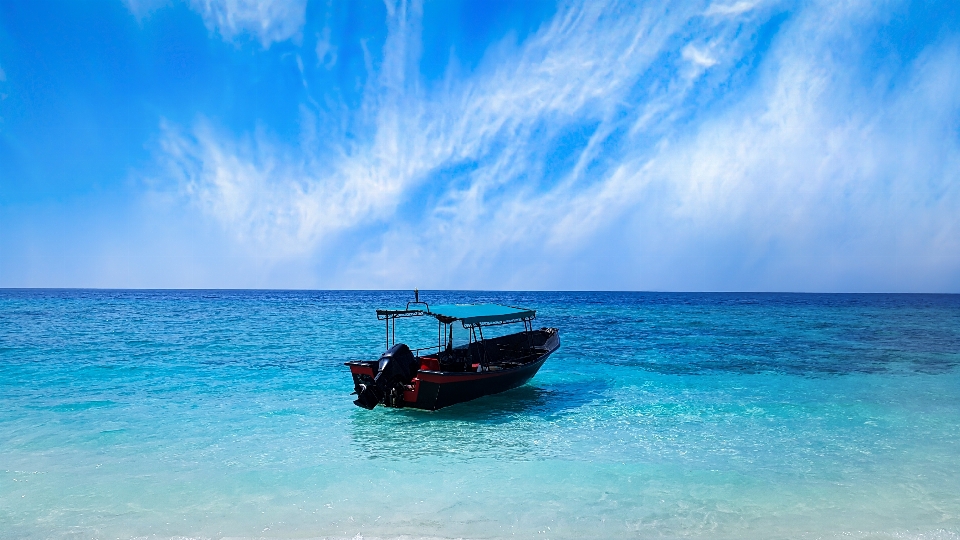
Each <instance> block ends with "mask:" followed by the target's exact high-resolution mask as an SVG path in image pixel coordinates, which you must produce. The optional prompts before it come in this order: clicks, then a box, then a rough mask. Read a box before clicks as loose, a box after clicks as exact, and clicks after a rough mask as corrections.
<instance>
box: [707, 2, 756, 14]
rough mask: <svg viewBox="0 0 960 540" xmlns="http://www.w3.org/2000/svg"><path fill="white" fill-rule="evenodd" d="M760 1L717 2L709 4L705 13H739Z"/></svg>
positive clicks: (748, 9)
mask: <svg viewBox="0 0 960 540" xmlns="http://www.w3.org/2000/svg"><path fill="white" fill-rule="evenodd" d="M759 3H760V2H747V1H740V2H730V3H725V2H717V3H713V4H710V7H708V8H707V11H706V12H705V14H706V15H740V14H742V13H746V12H747V11H750V10H751V9H753V8H755V7H757V5H758V4H759Z"/></svg>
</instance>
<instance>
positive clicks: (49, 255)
mask: <svg viewBox="0 0 960 540" xmlns="http://www.w3.org/2000/svg"><path fill="white" fill-rule="evenodd" d="M0 286H3V287H21V286H30V287H33V286H38V287H243V288H247V287H250V288H254V287H255V288H261V287H263V288H366V289H384V288H413V287H415V286H416V287H420V288H422V289H429V288H452V289H581V290H582V289H604V290H609V289H617V290H715V291H726V290H732V291H908V292H912V291H928V292H960V3H957V2H955V1H943V2H935V1H932V2H897V1H890V2H884V1H879V2H877V1H840V2H838V1H836V0H830V1H823V2H780V1H761V0H708V1H703V2H697V1H684V2H658V1H651V2H629V3H616V2H610V3H608V2H604V1H596V2H587V3H583V4H581V3H571V4H567V3H554V2H535V1H522V2H505V1H490V0H485V1H480V2H455V1H436V2H433V1H427V2H386V3H384V2H361V1H356V2H306V3H304V2H301V1H283V2H269V1H263V2H254V1H247V0H195V1H186V2H178V1H173V0H169V1H164V0H128V1H126V2H112V3H111V2H106V1H104V2H24V1H7V0H0Z"/></svg>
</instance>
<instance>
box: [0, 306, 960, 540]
mask: <svg viewBox="0 0 960 540" xmlns="http://www.w3.org/2000/svg"><path fill="white" fill-rule="evenodd" d="M421 295H422V296H423V297H424V299H426V300H427V301H429V302H436V303H448V302H480V301H492V302H499V303H505V304H510V305H520V306H524V307H531V308H534V309H537V311H538V321H537V323H538V325H543V326H554V327H557V328H559V329H560V335H561V341H562V347H561V349H560V350H559V351H558V352H557V353H556V354H555V355H554V356H552V357H551V358H550V360H549V361H548V362H547V363H546V364H545V366H544V368H543V369H542V370H541V371H540V373H539V374H538V375H537V376H536V377H535V378H534V379H533V380H532V381H531V382H530V383H529V384H528V385H526V386H524V387H522V388H519V389H516V390H513V391H510V392H507V393H504V394H501V395H498V396H491V397H487V398H482V399H480V400H477V401H474V402H470V403H466V404H462V405H458V406H454V407H450V408H448V409H444V410H442V411H438V412H425V411H415V410H387V409H383V408H377V409H375V410H374V411H365V410H362V409H359V408H357V407H355V406H354V405H353V404H352V396H350V395H349V394H350V392H351V391H352V383H351V380H350V376H349V372H348V370H347V368H345V367H344V366H343V365H342V363H343V362H344V361H345V360H349V359H355V358H374V357H376V356H377V355H378V354H379V353H380V352H381V351H382V349H383V347H384V344H383V340H384V335H383V332H384V329H383V327H382V326H381V324H382V323H379V322H378V321H376V317H375V315H374V309H375V308H377V307H397V306H402V305H403V304H404V303H405V302H406V301H408V300H410V298H409V297H410V296H411V295H410V293H409V292H407V291H403V292H322V291H321V292H313V291H295V292H281V291H82V290H69V291H56V290H49V291H45V290H27V291H21V290H0V537H2V538H134V537H151V538H172V537H203V538H209V537H214V538H219V537H275V538H307V537H337V538H339V537H342V538H356V537H357V536H358V535H360V536H361V537H364V538H372V537H380V538H396V537H414V538H416V537H439V538H459V537H463V538H501V537H506V536H512V537H520V538H530V537H538V538H581V537H585V536H591V537H600V538H650V537H658V538H678V537H684V538H689V537H695V538H837V537H843V538H960V369H958V368H960V296H956V295H816V294H679V293H676V294H660V293H548V292H535V293H533V292H531V293H501V292H495V293H494V292H429V291H427V292H423V293H421ZM403 325H404V321H401V322H400V323H399V324H398V328H397V334H398V340H403V341H408V342H410V343H419V344H426V343H428V342H431V339H432V340H435V339H436V327H435V326H430V325H426V326H424V325H422V324H421V325H419V326H418V325H417V323H416V322H415V321H411V322H410V325H409V326H407V327H404V326H403Z"/></svg>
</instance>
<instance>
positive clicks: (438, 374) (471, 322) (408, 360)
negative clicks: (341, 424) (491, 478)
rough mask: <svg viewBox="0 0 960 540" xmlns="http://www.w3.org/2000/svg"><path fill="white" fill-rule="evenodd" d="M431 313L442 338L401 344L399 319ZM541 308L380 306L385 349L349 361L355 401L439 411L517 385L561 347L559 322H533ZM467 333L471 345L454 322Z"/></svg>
mask: <svg viewBox="0 0 960 540" xmlns="http://www.w3.org/2000/svg"><path fill="white" fill-rule="evenodd" d="M407 317H433V318H435V319H436V320H437V344H436V345H432V346H428V347H422V348H418V349H411V348H410V347H408V346H407V345H406V344H404V343H396V322H397V319H400V318H407ZM535 318H536V311H534V310H531V309H524V308H518V307H511V306H502V305H499V304H446V305H434V306H430V305H429V304H427V303H426V302H421V301H420V295H419V291H414V301H413V302H408V303H407V305H406V307H405V308H404V309H378V310H377V319H378V320H381V321H385V324H386V345H387V350H386V351H385V352H384V353H383V355H382V356H381V357H380V359H378V360H355V361H350V362H347V363H346V365H347V366H349V367H350V372H351V373H352V375H353V384H354V391H355V393H356V394H357V399H356V400H355V401H354V403H355V404H357V405H358V406H360V407H363V408H365V409H373V408H374V407H376V406H377V405H384V406H386V407H396V408H400V407H414V408H417V409H428V410H437V409H440V408H443V407H447V406H449V405H453V404H456V403H462V402H464V401H470V400H472V399H476V398H478V397H481V396H486V395H490V394H497V393H500V392H504V391H506V390H510V389H512V388H516V387H518V386H521V385H523V384H524V383H526V382H527V381H529V380H530V379H531V378H532V377H533V376H534V375H536V374H537V371H539V369H540V367H541V366H542V365H543V363H544V362H546V361H547V358H548V357H549V356H550V355H551V354H552V353H553V352H554V351H556V350H557V349H558V348H559V347H560V335H559V333H558V331H557V329H556V328H540V329H534V328H533V320H534V319H535ZM457 322H459V323H460V324H461V325H462V326H463V328H464V329H466V330H467V331H468V332H469V338H468V341H467V343H465V344H463V345H459V346H454V344H453V325H454V324H455V323H457ZM504 324H518V325H519V324H522V325H523V330H522V331H520V332H516V333H513V334H508V335H505V336H500V337H496V338H488V339H484V337H483V329H484V328H485V327H489V326H499V325H504Z"/></svg>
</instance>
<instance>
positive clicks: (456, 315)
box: [427, 304, 537, 325]
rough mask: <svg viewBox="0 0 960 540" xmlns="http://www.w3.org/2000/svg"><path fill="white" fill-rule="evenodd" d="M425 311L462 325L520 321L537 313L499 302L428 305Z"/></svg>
mask: <svg viewBox="0 0 960 540" xmlns="http://www.w3.org/2000/svg"><path fill="white" fill-rule="evenodd" d="M427 313H429V314H430V315H433V316H435V317H438V318H439V317H442V318H445V319H452V320H459V321H461V322H462V323H463V324H464V325H471V324H480V323H506V322H513V321H522V320H523V319H532V318H534V317H535V316H536V315H537V312H536V311H535V310H532V309H523V308H515V307H510V306H501V305H499V304H446V305H437V306H430V309H429V311H427ZM444 322H452V321H444Z"/></svg>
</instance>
